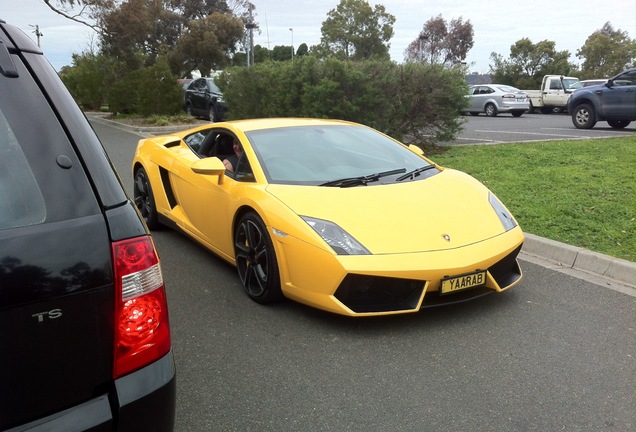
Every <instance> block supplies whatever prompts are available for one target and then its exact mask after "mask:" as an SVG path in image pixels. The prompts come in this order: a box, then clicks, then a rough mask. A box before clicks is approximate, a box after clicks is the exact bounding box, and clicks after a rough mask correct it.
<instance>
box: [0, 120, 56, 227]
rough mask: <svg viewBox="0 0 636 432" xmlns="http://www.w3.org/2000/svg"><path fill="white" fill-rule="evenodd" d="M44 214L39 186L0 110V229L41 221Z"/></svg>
mask: <svg viewBox="0 0 636 432" xmlns="http://www.w3.org/2000/svg"><path fill="white" fill-rule="evenodd" d="M45 216H46V206H45V205H44V198H43V197H42V192H41V191H40V187H39V186H38V184H37V182H36V181H35V176H34V175H33V172H32V171H31V167H30V166H29V163H28V162H27V160H26V157H25V156H24V153H23V152H22V148H20V145H19V143H18V140H17V139H16V137H15V134H14V133H13V131H12V130H11V128H10V127H9V124H8V123H7V119H6V118H5V117H4V115H3V114H2V113H1V112H0V230H1V229H7V228H15V227H20V226H27V225H34V224H37V223H42V222H43V221H44V218H45Z"/></svg>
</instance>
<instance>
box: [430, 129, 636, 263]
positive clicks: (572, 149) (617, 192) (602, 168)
mask: <svg viewBox="0 0 636 432" xmlns="http://www.w3.org/2000/svg"><path fill="white" fill-rule="evenodd" d="M431 157H432V159H433V160H435V162H437V163H439V164H440V165H442V166H446V167H449V168H455V169H459V170H461V171H465V172H467V173H469V174H471V175H472V176H473V177H475V178H477V179H478V180H480V181H481V182H482V183H484V184H485V185H486V186H487V187H488V188H489V189H490V190H492V191H493V192H494V193H495V194H496V195H497V196H498V197H499V198H500V199H501V200H502V201H503V202H504V203H505V204H506V206H507V207H508V209H509V210H510V211H511V212H512V213H513V214H514V216H515V218H516V219H517V221H518V222H519V224H520V225H521V228H522V229H523V230H524V231H525V232H528V233H532V234H536V235H538V236H541V237H546V238H550V239H553V240H557V241H560V242H563V243H568V244H570V245H573V246H580V247H584V248H586V249H590V250H592V251H595V252H600V253H603V254H607V255H611V256H614V257H618V258H623V259H626V260H629V261H632V262H636V243H635V233H634V231H635V230H634V227H635V224H634V222H635V218H636V215H635V214H636V212H635V209H636V193H635V189H636V187H635V186H636V139H635V137H634V136H626V137H624V138H623V137H621V138H604V139H588V140H576V141H549V142H536V143H519V144H500V145H479V146H467V147H450V148H448V149H447V150H445V151H442V152H440V153H438V154H434V155H431Z"/></svg>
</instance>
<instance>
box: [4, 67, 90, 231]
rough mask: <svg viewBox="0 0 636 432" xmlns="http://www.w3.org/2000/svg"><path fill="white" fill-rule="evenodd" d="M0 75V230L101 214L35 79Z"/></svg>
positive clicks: (21, 73) (22, 74)
mask: <svg viewBox="0 0 636 432" xmlns="http://www.w3.org/2000/svg"><path fill="white" fill-rule="evenodd" d="M14 59H15V60H14V61H15V63H16V67H17V69H18V73H19V76H18V77H17V78H7V77H5V76H4V75H0V171H1V172H0V229H8V228H15V227H20V226H28V225H34V224H38V223H48V222H58V221H64V220H69V219H75V218H79V217H83V216H89V215H93V214H97V213H100V207H99V205H98V202H97V200H96V198H95V194H94V192H93V189H92V187H91V185H90V182H89V180H88V178H87V176H86V174H85V172H84V169H83V166H82V163H81V161H80V159H79V158H78V157H77V154H76V153H75V150H74V149H73V146H72V144H71V142H70V141H69V138H68V136H67V135H66V133H65V131H64V129H63V128H62V127H61V125H60V123H59V121H58V119H57V117H56V115H55V113H54V112H53V110H52V109H51V107H50V105H49V103H48V101H47V99H46V98H45V97H44V95H43V94H42V92H41V90H40V88H39V87H38V85H37V83H36V82H35V81H34V80H33V79H32V78H31V75H30V73H29V72H28V71H27V70H26V69H25V68H24V66H23V64H22V63H21V62H20V60H19V59H18V58H16V57H14Z"/></svg>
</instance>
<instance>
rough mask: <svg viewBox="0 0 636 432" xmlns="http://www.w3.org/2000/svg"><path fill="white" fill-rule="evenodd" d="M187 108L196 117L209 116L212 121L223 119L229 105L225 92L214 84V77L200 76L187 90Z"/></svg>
mask: <svg viewBox="0 0 636 432" xmlns="http://www.w3.org/2000/svg"><path fill="white" fill-rule="evenodd" d="M184 103H185V110H186V112H187V113H188V114H190V115H192V116H195V117H207V118H208V119H210V121H213V122H218V121H221V120H223V117H224V116H225V112H226V111H227V105H226V104H225V101H224V100H223V93H221V90H220V89H219V88H218V87H217V86H216V84H214V79H213V78H198V79H195V80H194V81H192V82H191V83H190V85H189V86H188V87H187V88H186V91H185V102H184Z"/></svg>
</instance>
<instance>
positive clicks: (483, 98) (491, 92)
mask: <svg viewBox="0 0 636 432" xmlns="http://www.w3.org/2000/svg"><path fill="white" fill-rule="evenodd" d="M467 99H468V102H467V105H466V107H465V108H464V109H462V112H464V113H466V112H468V113H470V114H471V115H479V113H482V112H483V113H486V115H487V116H488V117H495V116H496V115H497V114H499V113H510V114H512V115H513V116H514V117H521V115H523V113H524V112H526V111H527V110H528V109H530V99H529V98H528V94H527V93H525V92H523V91H521V90H519V89H517V88H515V87H511V86H508V85H503V84H479V85H473V86H470V87H469V88H468V96H467Z"/></svg>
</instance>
